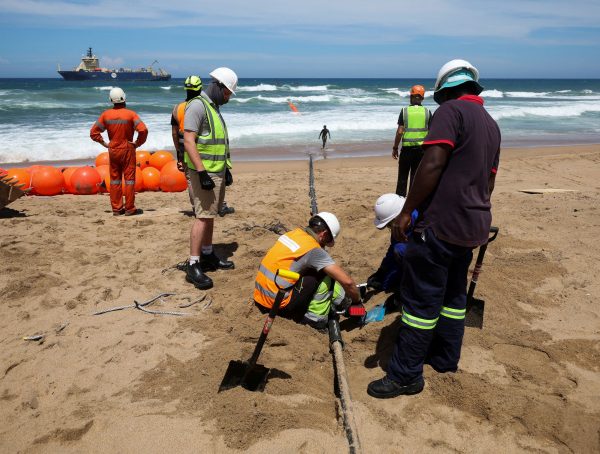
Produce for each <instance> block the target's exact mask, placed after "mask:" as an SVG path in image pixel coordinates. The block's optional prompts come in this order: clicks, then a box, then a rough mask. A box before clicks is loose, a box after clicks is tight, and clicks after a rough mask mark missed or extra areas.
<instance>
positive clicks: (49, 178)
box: [0, 150, 187, 196]
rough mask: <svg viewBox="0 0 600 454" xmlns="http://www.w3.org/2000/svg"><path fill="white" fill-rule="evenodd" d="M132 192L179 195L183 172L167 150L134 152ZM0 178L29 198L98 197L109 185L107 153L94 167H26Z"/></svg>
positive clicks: (0, 171)
mask: <svg viewBox="0 0 600 454" xmlns="http://www.w3.org/2000/svg"><path fill="white" fill-rule="evenodd" d="M135 158H136V163H137V167H136V169H135V191H136V192H142V191H163V192H181V191H185V190H186V189H187V181H186V178H185V175H184V173H183V172H180V171H179V169H177V162H176V161H175V158H174V157H173V155H172V154H171V153H169V152H168V151H155V152H154V153H150V152H148V151H142V150H139V151H136V153H135ZM0 177H9V178H12V180H13V181H14V182H15V183H16V184H23V187H22V188H21V189H31V191H30V192H29V194H30V195H45V196H50V195H59V194H97V193H105V192H108V188H109V186H110V172H109V157H108V152H104V153H100V154H99V155H98V156H97V157H96V162H95V166H85V167H52V166H42V165H33V166H30V167H27V168H14V169H8V170H5V169H2V168H0Z"/></svg>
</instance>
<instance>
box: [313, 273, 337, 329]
mask: <svg viewBox="0 0 600 454" xmlns="http://www.w3.org/2000/svg"><path fill="white" fill-rule="evenodd" d="M332 282H333V285H332ZM332 287H333V288H332ZM345 296H346V292H345V291H344V288H343V287H342V286H341V285H340V284H339V282H336V281H333V280H332V279H331V278H330V277H329V276H325V278H324V279H323V280H322V281H321V282H320V283H319V286H318V287H317V291H316V292H315V294H314V295H313V299H312V300H311V302H310V303H309V304H308V310H307V311H306V314H305V316H306V318H309V319H310V320H313V321H320V320H327V318H329V310H330V309H331V304H332V303H333V304H334V305H335V306H338V305H340V304H341V303H342V301H343V300H344V297H345Z"/></svg>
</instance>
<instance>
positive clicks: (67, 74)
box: [58, 71, 171, 82]
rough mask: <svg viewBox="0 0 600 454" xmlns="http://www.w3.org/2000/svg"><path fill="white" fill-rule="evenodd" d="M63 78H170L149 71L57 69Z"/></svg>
mask: <svg viewBox="0 0 600 454" xmlns="http://www.w3.org/2000/svg"><path fill="white" fill-rule="evenodd" d="M58 74H60V75H61V76H62V77H63V79H65V80H107V81H115V82H116V81H119V80H125V81H160V80H170V79H171V75H170V74H164V75H161V74H152V73H151V72H149V71H127V72H120V71H114V72H103V71H58Z"/></svg>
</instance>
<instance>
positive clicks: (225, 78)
mask: <svg viewBox="0 0 600 454" xmlns="http://www.w3.org/2000/svg"><path fill="white" fill-rule="evenodd" d="M210 76H211V77H213V78H215V79H217V80H218V81H219V82H221V83H222V84H223V85H225V86H226V87H227V88H228V89H229V91H230V92H231V93H232V94H234V95H235V90H237V83H238V76H237V74H236V73H235V72H233V70H231V69H229V68H224V67H221V68H217V69H215V70H214V71H213V72H211V73H210Z"/></svg>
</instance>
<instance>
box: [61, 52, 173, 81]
mask: <svg viewBox="0 0 600 454" xmlns="http://www.w3.org/2000/svg"><path fill="white" fill-rule="evenodd" d="M154 63H158V62H157V61H154ZM154 63H152V65H154ZM152 65H150V66H149V67H147V68H139V69H129V68H119V69H108V68H102V67H100V60H99V59H98V57H96V56H95V55H94V54H93V53H92V48H91V47H89V48H88V51H87V54H86V55H84V56H83V57H82V58H81V63H79V66H77V67H76V68H75V69H73V70H71V71H62V70H61V69H60V65H59V67H58V74H60V75H61V76H62V77H63V79H64V80H69V81H71V80H110V81H164V80H170V79H171V74H169V73H168V72H166V71H164V70H162V69H161V68H158V70H155V69H154V68H153V67H152Z"/></svg>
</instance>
